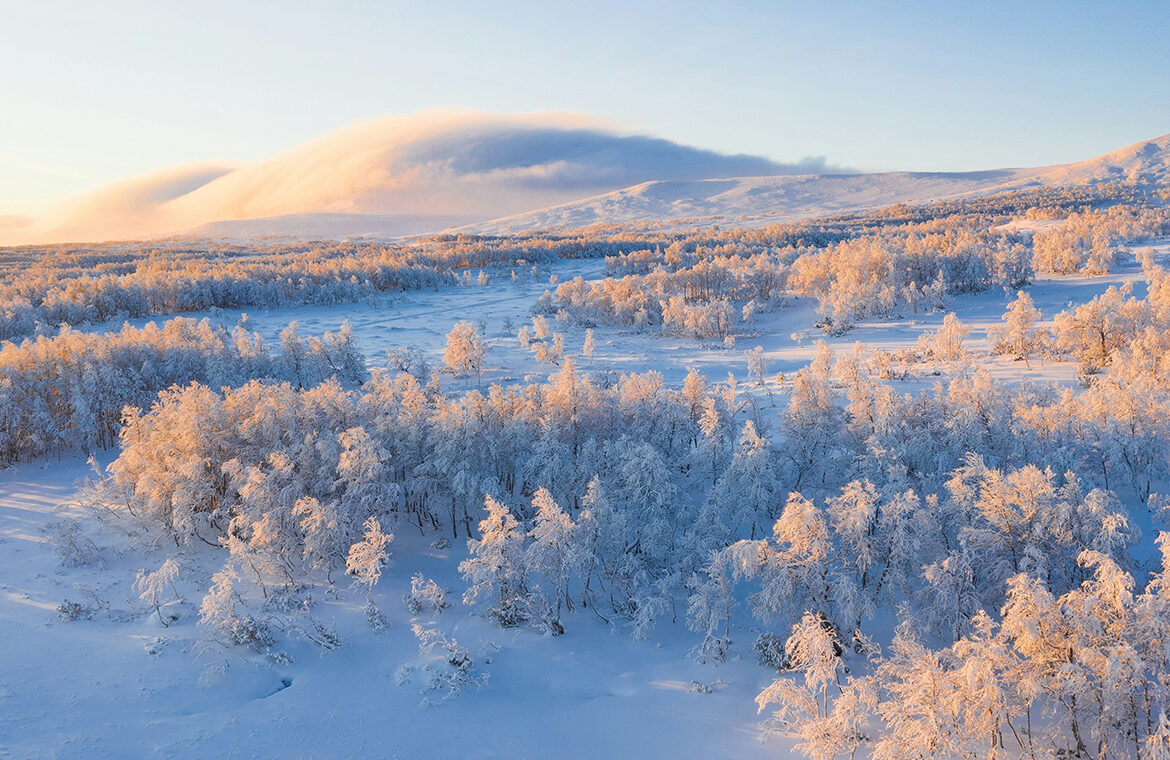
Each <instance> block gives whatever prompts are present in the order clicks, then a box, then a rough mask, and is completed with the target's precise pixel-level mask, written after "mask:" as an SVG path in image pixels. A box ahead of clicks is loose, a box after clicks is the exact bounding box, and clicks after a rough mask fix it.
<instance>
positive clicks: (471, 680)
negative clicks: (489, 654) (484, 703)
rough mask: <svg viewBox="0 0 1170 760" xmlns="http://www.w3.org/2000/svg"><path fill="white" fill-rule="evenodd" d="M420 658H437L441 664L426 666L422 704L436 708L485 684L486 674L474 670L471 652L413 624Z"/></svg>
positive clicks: (431, 630)
mask: <svg viewBox="0 0 1170 760" xmlns="http://www.w3.org/2000/svg"><path fill="white" fill-rule="evenodd" d="M412 630H413V631H414V635H415V636H416V637H418V640H419V645H418V653H419V656H420V657H432V656H435V655H439V656H440V657H441V660H442V661H441V662H437V663H432V664H430V665H427V666H426V669H425V670H426V673H427V680H426V683H425V684H424V685H423V689H422V694H423V700H422V703H423V704H424V705H437V704H442V703H443V702H446V701H447V700H448V699H453V698H454V697H457V696H459V695H460V694H462V693H463V692H464V691H466V690H467V689H480V688H483V686H484V685H485V684H486V683H487V680H488V674H487V673H479V672H476V671H475V662H474V661H473V660H472V659H471V653H470V652H468V651H467V650H466V649H464V648H463V647H462V646H460V645H459V642H458V641H456V640H455V639H449V638H447V637H446V636H444V635H443V634H442V633H440V632H439V631H437V630H435V629H434V628H423V627H422V626H420V625H415V626H414V628H413V629H412Z"/></svg>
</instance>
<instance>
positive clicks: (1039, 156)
mask: <svg viewBox="0 0 1170 760" xmlns="http://www.w3.org/2000/svg"><path fill="white" fill-rule="evenodd" d="M0 3H2V5H0V17H2V19H3V22H2V23H0V71H2V72H3V79H2V80H0V83H2V86H0V214H3V213H28V212H35V211H38V210H40V209H41V208H43V207H44V206H45V205H47V204H49V203H51V202H54V201H56V200H60V199H62V198H64V197H67V196H70V195H74V194H76V193H78V192H82V191H85V190H88V189H91V188H93V187H96V186H99V185H101V184H104V183H105V182H109V181H111V180H115V179H119V178H121V177H125V176H127V175H131V174H134V173H137V172H141V171H145V170H149V169H153V168H157V167H160V166H168V165H174V164H181V163H185V162H190V161H205V160H229V161H251V160H258V159H261V158H264V157H266V156H269V155H272V154H273V153H276V152H278V151H280V150H283V149H285V148H288V147H291V146H293V145H296V144H297V143H300V142H303V141H305V140H308V139H312V138H315V137H318V136H320V135H322V134H325V133H327V132H329V131H331V130H333V129H335V128H337V127H340V126H343V125H345V124H348V123H351V122H354V121H359V120H364V119H369V118H373V117H376V116H380V115H384V114H391V113H397V114H407V113H412V112H415V111H418V110H420V109H424V108H428V107H434V106H455V107H469V108H478V109H483V110H488V111H497V112H517V111H533V110H567V111H579V112H583V113H587V114H591V115H594V116H599V117H603V118H609V119H614V120H617V121H618V122H620V123H622V124H623V125H625V126H627V127H629V128H632V129H636V130H638V131H641V132H645V133H647V134H653V135H656V136H660V137H666V138H669V139H672V140H677V141H680V142H684V143H688V144H692V145H697V146H701V147H704V148H712V149H716V150H720V151H726V152H734V153H739V152H742V153H752V154H760V155H763V156H766V157H769V158H772V159H775V160H779V161H794V160H798V159H800V158H802V157H805V156H819V155H824V156H826V157H827V158H828V160H829V161H830V162H831V163H835V164H839V165H846V166H853V167H858V168H863V169H920V170H950V169H955V170H959V169H979V168H990V167H998V166H1021V165H1040V164H1049V163H1060V162H1066V161H1073V160H1079V159H1082V158H1089V157H1091V156H1093V155H1096V154H1099V153H1102V152H1106V151H1108V150H1112V149H1114V148H1118V147H1121V146H1124V145H1127V144H1129V143H1133V142H1136V141H1138V140H1141V139H1144V138H1147V137H1153V136H1156V135H1160V134H1164V133H1166V132H1170V97H1168V96H1167V89H1166V88H1167V86H1166V81H1167V76H1168V75H1170V45H1168V44H1167V42H1166V41H1167V39H1170V4H1163V3H1155V2H1149V3H1137V2H1134V3H1106V2H1096V3H1088V2H1082V3H1077V2H1060V3H1058V2H1032V3H1008V2H971V3H964V2H945V1H944V2H906V3H884V2H865V3H844V2H823V3H812V2H809V3H786V2H745V3H735V4H731V3H713V2H712V3H707V2H686V1H685V0H673V1H672V2H642V3H636V4H635V3H620V2H608V0H600V1H591V2H580V0H577V2H564V3H562V2H550V1H548V0H545V1H544V2H522V1H515V2H508V3H500V4H490V3H484V2H386V3H374V2H331V3H325V2H318V3H288V2H284V3H281V2H247V3H244V2H237V3H229V2H219V1H218V0H201V2H184V3H177V2H166V1H164V0H155V1H154V2H116V1H108V2H102V3H90V2H76V3H63V2H52V1H51V0H39V1H38V2H36V3H32V2H27V0H26V1H24V2H8V0H0Z"/></svg>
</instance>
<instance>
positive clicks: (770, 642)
mask: <svg viewBox="0 0 1170 760" xmlns="http://www.w3.org/2000/svg"><path fill="white" fill-rule="evenodd" d="M784 642H785V640H784V637H783V636H778V635H776V634H775V633H772V632H771V631H764V632H763V633H761V634H760V635H759V636H758V637H756V643H755V644H753V645H752V649H754V650H755V652H756V656H757V657H758V658H759V660H760V664H761V665H766V666H767V667H769V668H772V669H773V670H785V669H786V668H787V667H788V653H787V652H786V651H785V649H784Z"/></svg>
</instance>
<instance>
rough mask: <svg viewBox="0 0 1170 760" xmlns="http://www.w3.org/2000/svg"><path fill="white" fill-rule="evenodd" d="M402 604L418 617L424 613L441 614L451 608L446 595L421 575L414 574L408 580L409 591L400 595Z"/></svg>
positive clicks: (436, 585)
mask: <svg viewBox="0 0 1170 760" xmlns="http://www.w3.org/2000/svg"><path fill="white" fill-rule="evenodd" d="M402 603H403V604H405V605H406V609H408V610H410V612H411V614H412V615H419V614H421V613H423V612H425V611H431V612H436V613H438V612H442V611H443V610H445V609H447V608H448V607H449V606H451V604H450V602H448V601H447V593H446V592H445V591H443V589H442V588H440V587H439V584H437V583H435V582H434V581H433V580H431V579H429V578H424V577H423V574H422V573H415V574H414V575H412V576H411V578H410V591H409V593H406V594H403V595H402Z"/></svg>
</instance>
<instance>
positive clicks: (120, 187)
mask: <svg viewBox="0 0 1170 760" xmlns="http://www.w3.org/2000/svg"><path fill="white" fill-rule="evenodd" d="M821 171H824V165H823V161H814V160H807V161H805V162H802V163H799V164H780V163H776V162H773V161H769V160H767V159H765V158H761V157H758V156H749V155H726V154H722V153H716V152H713V151H708V150H701V149H699V148H693V147H688V146H685V145H680V144H678V143H674V142H671V141H669V140H663V139H658V138H653V137H647V136H643V135H635V134H627V133H623V132H621V131H618V130H616V129H614V128H612V127H611V126H610V125H607V124H605V123H603V122H599V121H597V120H593V119H589V118H587V117H583V116H579V115H571V114H527V115H511V116H502V115H488V114H483V113H478V112H464V111H457V112H451V111H442V112H426V113H422V114H416V115H413V116H405V117H398V116H395V117H385V118H381V119H377V120H374V121H370V122H364V123H360V124H355V125H351V126H348V127H345V128H343V129H340V130H337V131H336V132H333V133H332V134H329V135H326V136H325V137H323V138H320V139H318V140H315V141H312V142H310V143H307V144H304V145H301V146H298V147H296V148H293V149H292V150H289V151H286V152H284V153H281V154H279V155H276V156H274V157H272V158H270V159H268V160H265V161H262V162H260V163H256V164H251V165H246V166H222V165H210V164H204V165H197V166H184V167H176V168H172V169H166V170H162V171H158V172H153V173H150V174H147V175H142V176H139V177H135V178H131V179H128V180H125V181H122V182H119V183H115V184H113V185H110V186H107V187H105V188H102V189H100V190H98V191H96V192H94V193H91V194H89V195H87V196H83V197H81V198H77V199H75V200H73V201H70V202H67V203H65V204H62V205H61V206H60V207H59V208H58V209H56V210H55V211H54V212H53V213H52V214H50V215H49V216H48V217H46V218H45V219H40V220H34V221H32V222H31V223H28V224H25V225H23V226H20V227H16V228H11V227H10V228H8V229H7V230H6V231H5V230H3V229H0V235H6V236H7V237H9V238H11V239H9V240H0V242H10V243H11V242H31V241H37V242H48V241H62V240H79V241H80V240H97V239H112V238H132V237H144V236H150V235H160V234H171V233H178V232H182V231H185V230H190V229H193V228H196V227H199V226H200V225H204V224H208V223H212V222H219V221H227V220H241V219H257V218H265V217H276V216H285V215H297V214H379V215H392V214H411V215H436V216H445V217H460V218H465V219H466V220H467V221H476V220H485V219H490V218H493V217H499V216H505V215H508V214H515V213H520V212H523V211H529V210H533V209H537V208H543V207H545V206H550V205H554V204H558V203H565V202H569V201H572V200H577V199H579V198H584V197H587V196H590V195H594V194H598V193H604V192H609V191H611V190H616V189H619V188H623V187H628V186H630V185H635V184H638V183H641V182H646V181H650V180H663V179H668V180H669V179H708V178H713V177H743V176H764V175H773V174H794V173H814V172H821ZM16 238H20V240H18V239H16Z"/></svg>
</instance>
